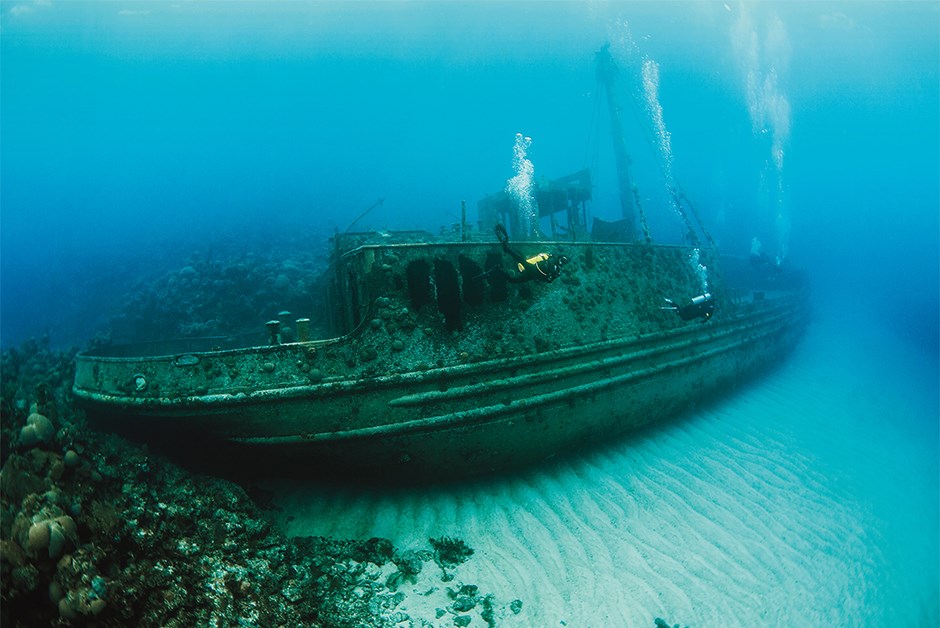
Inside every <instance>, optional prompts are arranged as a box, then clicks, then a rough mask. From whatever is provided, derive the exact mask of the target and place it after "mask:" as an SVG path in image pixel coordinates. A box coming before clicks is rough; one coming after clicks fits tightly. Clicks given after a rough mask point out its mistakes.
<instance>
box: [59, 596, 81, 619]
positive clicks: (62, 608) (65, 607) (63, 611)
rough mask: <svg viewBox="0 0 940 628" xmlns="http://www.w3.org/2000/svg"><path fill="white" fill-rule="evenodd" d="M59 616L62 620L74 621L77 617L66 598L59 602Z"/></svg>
mask: <svg viewBox="0 0 940 628" xmlns="http://www.w3.org/2000/svg"><path fill="white" fill-rule="evenodd" d="M59 616H60V617H61V618H62V619H75V618H76V617H78V613H76V612H75V611H74V610H73V609H72V607H71V606H70V605H69V601H68V598H65V597H63V598H62V599H61V600H59Z"/></svg>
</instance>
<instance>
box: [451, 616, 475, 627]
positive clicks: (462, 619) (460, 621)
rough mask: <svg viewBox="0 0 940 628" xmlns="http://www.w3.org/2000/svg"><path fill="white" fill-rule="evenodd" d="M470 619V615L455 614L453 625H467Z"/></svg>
mask: <svg viewBox="0 0 940 628" xmlns="http://www.w3.org/2000/svg"><path fill="white" fill-rule="evenodd" d="M472 619H473V618H472V617H470V615H457V616H456V617H454V625H455V626H469V625H470V620H472Z"/></svg>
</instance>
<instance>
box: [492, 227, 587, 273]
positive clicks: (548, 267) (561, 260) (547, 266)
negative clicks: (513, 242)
mask: <svg viewBox="0 0 940 628" xmlns="http://www.w3.org/2000/svg"><path fill="white" fill-rule="evenodd" d="M493 229H494V231H496V239H497V240H499V243H500V244H501V245H502V246H503V252H504V253H506V255H508V256H509V257H511V258H512V259H514V260H515V261H516V268H517V269H518V270H519V273H518V274H516V275H510V274H509V273H507V272H506V271H504V270H502V269H501V268H498V267H494V268H492V269H490V271H488V272H487V273H485V274H489V273H490V272H493V271H494V270H499V271H500V272H502V273H503V275H504V276H505V277H506V281H508V282H510V283H525V282H527V281H532V280H533V279H539V280H541V281H544V282H546V283H551V282H553V281H555V280H556V279H558V276H559V275H560V274H561V268H562V266H564V265H565V264H567V263H568V258H567V257H565V256H564V255H557V256H556V255H552V254H550V253H539V254H538V255H533V256H532V257H529V258H526V257H525V256H524V255H522V253H519V252H518V251H515V250H513V249H511V248H509V234H507V233H506V227H504V226H503V225H501V224H499V223H496V226H495V227H494V228H493Z"/></svg>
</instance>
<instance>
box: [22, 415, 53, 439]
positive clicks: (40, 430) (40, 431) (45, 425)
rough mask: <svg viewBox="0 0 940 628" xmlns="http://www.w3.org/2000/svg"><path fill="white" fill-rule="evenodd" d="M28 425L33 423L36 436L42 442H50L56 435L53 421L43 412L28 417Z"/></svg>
mask: <svg viewBox="0 0 940 628" xmlns="http://www.w3.org/2000/svg"><path fill="white" fill-rule="evenodd" d="M26 425H32V426H33V429H35V430H36V437H37V438H38V439H39V441H40V442H43V443H48V442H49V441H51V440H52V437H53V436H55V428H54V427H53V426H52V421H50V420H49V419H48V418H46V416H45V415H42V414H31V415H29V417H27V419H26Z"/></svg>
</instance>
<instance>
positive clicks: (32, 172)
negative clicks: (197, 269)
mask: <svg viewBox="0 0 940 628" xmlns="http://www.w3.org/2000/svg"><path fill="white" fill-rule="evenodd" d="M0 6H2V14H0V19H2V24H0V26H2V44H0V45H2V49H0V52H2V84H0V87H2V103H0V104H2V137H0V149H2V179H0V183H2V187H0V193H2V197H0V201H2V207H0V210H2V235H0V237H2V253H0V254H2V258H0V261H2V295H0V296H2V300H0V306H2V342H3V344H4V345H5V346H8V345H10V344H15V343H18V342H21V341H23V340H24V339H26V338H29V337H33V336H35V337H39V336H42V335H43V334H46V333H48V335H49V337H50V340H51V342H52V343H53V344H55V345H59V346H67V345H69V344H80V343H81V342H82V341H83V340H85V339H86V338H87V337H88V336H90V335H92V334H94V333H95V332H96V331H97V329H98V327H100V326H101V325H102V324H103V323H106V322H107V320H108V315H109V314H110V312H108V311H107V310H108V308H109V307H112V308H114V307H117V305H118V304H120V302H121V298H122V295H123V293H125V292H126V291H128V290H129V289H130V286H132V285H133V281H134V280H135V279H137V278H139V277H144V276H153V275H155V274H158V273H160V272H163V271H165V270H167V269H171V268H178V267H180V266H185V265H186V260H187V259H188V256H190V255H191V254H192V253H193V251H199V250H201V251H202V252H203V253H205V250H206V249H207V248H209V247H211V246H217V247H228V248H232V249H233V250H235V251H238V250H240V249H241V250H248V249H250V248H253V247H264V246H266V243H276V242H279V241H280V240H279V239H280V238H281V237H283V236H285V235H286V234H291V235H295V236H296V235H298V234H299V235H300V236H302V237H303V241H307V242H310V243H311V246H320V245H321V243H322V241H323V240H324V238H325V237H326V236H328V235H329V234H331V233H332V232H333V230H334V229H339V230H345V229H346V228H347V227H348V226H349V225H350V224H351V223H352V221H353V220H354V219H355V217H356V216H358V215H359V214H361V213H362V212H363V211H364V210H365V209H366V208H367V207H369V206H371V205H372V204H373V203H375V202H376V201H377V200H378V199H385V202H384V204H382V205H381V206H380V207H378V208H376V209H375V210H373V211H372V212H371V213H369V214H368V215H367V217H366V218H364V219H363V220H361V221H360V222H359V223H357V225H356V228H357V229H361V228H379V229H386V228H388V229H390V228H414V227H421V228H427V229H430V230H433V231H436V230H437V229H438V228H439V227H440V226H441V225H449V224H452V223H453V222H455V221H457V220H458V216H459V214H460V205H461V202H462V201H466V202H467V206H468V210H469V215H470V218H471V219H473V217H474V213H475V207H476V203H477V201H478V200H479V199H480V198H482V197H483V196H485V195H486V194H489V193H492V192H496V191H499V190H501V189H503V187H504V186H505V185H506V181H507V180H508V179H509V178H510V177H512V176H513V174H514V172H513V169H512V148H513V141H514V137H515V134H516V133H517V132H518V133H523V134H524V135H526V136H529V137H531V138H532V144H531V147H530V149H529V151H528V158H529V159H530V160H531V162H532V164H533V165H534V171H535V176H536V177H547V178H555V177H560V176H563V175H566V174H568V173H571V172H574V171H576V170H579V169H581V168H582V167H593V169H594V171H593V174H594V179H595V184H596V185H595V198H594V202H593V203H592V204H591V206H590V211H591V213H592V215H594V216H598V217H601V218H609V219H614V218H617V217H618V216H619V214H618V212H619V208H618V206H617V202H618V201H617V199H618V196H617V191H616V185H615V179H614V168H613V156H612V149H611V148H610V142H609V135H608V133H609V131H608V130H607V128H605V127H604V126H603V124H601V125H598V124H596V123H595V124H592V119H594V118H596V117H597V116H596V115H595V114H596V111H597V110H598V99H599V98H600V96H601V94H599V93H598V91H599V90H598V89H597V85H596V82H595V76H594V68H593V55H594V53H595V52H596V51H597V50H598V49H599V48H600V47H601V45H602V44H604V43H605V42H610V43H611V46H612V47H611V50H612V52H613V53H614V55H615V59H616V60H617V61H618V63H620V65H621V67H622V72H621V74H622V77H621V78H622V81H621V83H622V86H623V94H622V97H621V100H622V101H623V102H624V103H626V102H628V101H629V102H632V103H634V104H633V105H632V106H630V107H627V106H625V110H624V120H625V124H624V126H625V135H626V138H625V139H626V142H627V145H628V149H629V151H630V157H631V159H632V160H633V165H632V170H633V176H634V180H635V182H636V183H637V185H638V187H639V189H640V192H641V194H642V195H643V196H644V198H645V209H646V212H647V214H648V216H649V220H650V223H651V227H652V228H653V236H654V238H655V239H656V240H657V241H661V242H669V241H678V240H679V238H680V237H681V229H680V227H679V222H678V221H677V220H676V219H675V217H674V213H673V211H672V210H671V209H670V207H669V203H668V199H667V198H666V197H665V195H664V194H663V192H662V190H663V189H664V183H663V180H662V177H661V176H660V175H661V172H660V168H661V165H660V164H661V163H662V161H661V159H660V157H661V155H662V149H663V148H664V146H663V145H662V142H661V138H660V136H659V135H658V133H657V125H656V122H655V120H654V118H655V115H651V113H654V112H653V111H652V109H651V107H649V106H647V105H648V102H647V98H646V96H648V95H649V92H648V90H647V89H645V88H644V81H646V82H647V83H648V82H649V81H648V79H650V75H649V74H648V73H647V74H644V71H645V69H647V68H645V67H644V66H646V65H647V64H648V63H650V62H651V63H652V64H655V66H656V68H658V71H657V72H656V73H655V80H656V85H655V86H654V87H655V90H654V92H653V97H654V100H655V101H658V104H657V103H656V102H654V108H655V107H657V106H658V109H659V121H660V122H661V123H662V126H661V127H660V129H661V130H664V131H665V133H666V134H667V135H666V136H665V137H666V139H667V140H670V141H668V143H667V144H666V145H665V148H666V149H667V150H668V151H669V155H668V158H669V160H670V165H671V170H672V174H673V176H674V177H675V180H676V181H678V182H681V184H682V185H683V186H684V188H685V190H686V192H687V194H688V196H689V197H690V198H691V199H694V202H695V203H696V205H697V207H699V208H700V211H701V213H702V217H703V219H704V221H705V224H706V225H708V226H709V228H710V229H711V231H712V233H713V234H714V235H715V237H716V239H717V240H718V242H719V244H720V245H721V247H722V251H723V252H724V253H730V254H746V253H747V252H748V250H749V247H750V244H751V241H752V238H754V237H758V238H759V240H760V241H761V242H762V244H763V247H764V250H765V251H766V252H767V253H769V254H770V255H771V256H778V255H780V254H784V253H785V254H786V256H787V257H788V258H789V259H790V260H791V261H792V263H793V264H794V265H797V266H800V267H804V268H807V269H809V270H810V271H811V272H812V274H813V276H814V280H815V284H816V285H817V287H818V290H819V292H820V293H821V294H822V295H825V296H827V297H829V298H830V300H831V301H833V302H835V303H838V307H839V308H841V309H842V310H843V311H844V312H845V313H846V315H849V316H851V315H853V313H854V312H856V311H858V310H874V311H875V312H877V314H878V315H882V316H884V317H885V322H886V324H889V325H894V326H896V327H897V328H898V329H899V330H903V333H905V334H907V335H909V336H911V338H912V340H913V341H915V342H917V343H919V344H921V345H923V346H925V347H926V348H927V349H928V350H934V351H936V346H937V338H938V334H937V318H938V317H937V311H938V297H937V295H938V266H940V263H938V210H937V205H938V123H937V108H938V107H937V102H938V96H937V92H938V70H937V65H938V62H937V57H938V52H937V45H938V44H937V20H938V18H937V5H936V3H934V2H786V3H765V2H761V3H749V2H745V3H733V2H729V3H724V2H576V3H574V2H573V3H566V2H454V3H451V2H446V3H445V2H351V3H347V2H343V3H338V2H311V3H298V2H288V3H277V2H275V3H269V2H264V3H261V2H231V3H227V2H192V1H187V2H178V3H173V2H153V3H150V2H55V1H51V0H50V1H43V0H37V1H29V0H23V1H21V2H16V1H8V0H3V2H2V3H0ZM647 87H648V85H647ZM288 253H289V251H285V252H284V255H285V256H286V255H287V254H288Z"/></svg>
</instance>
